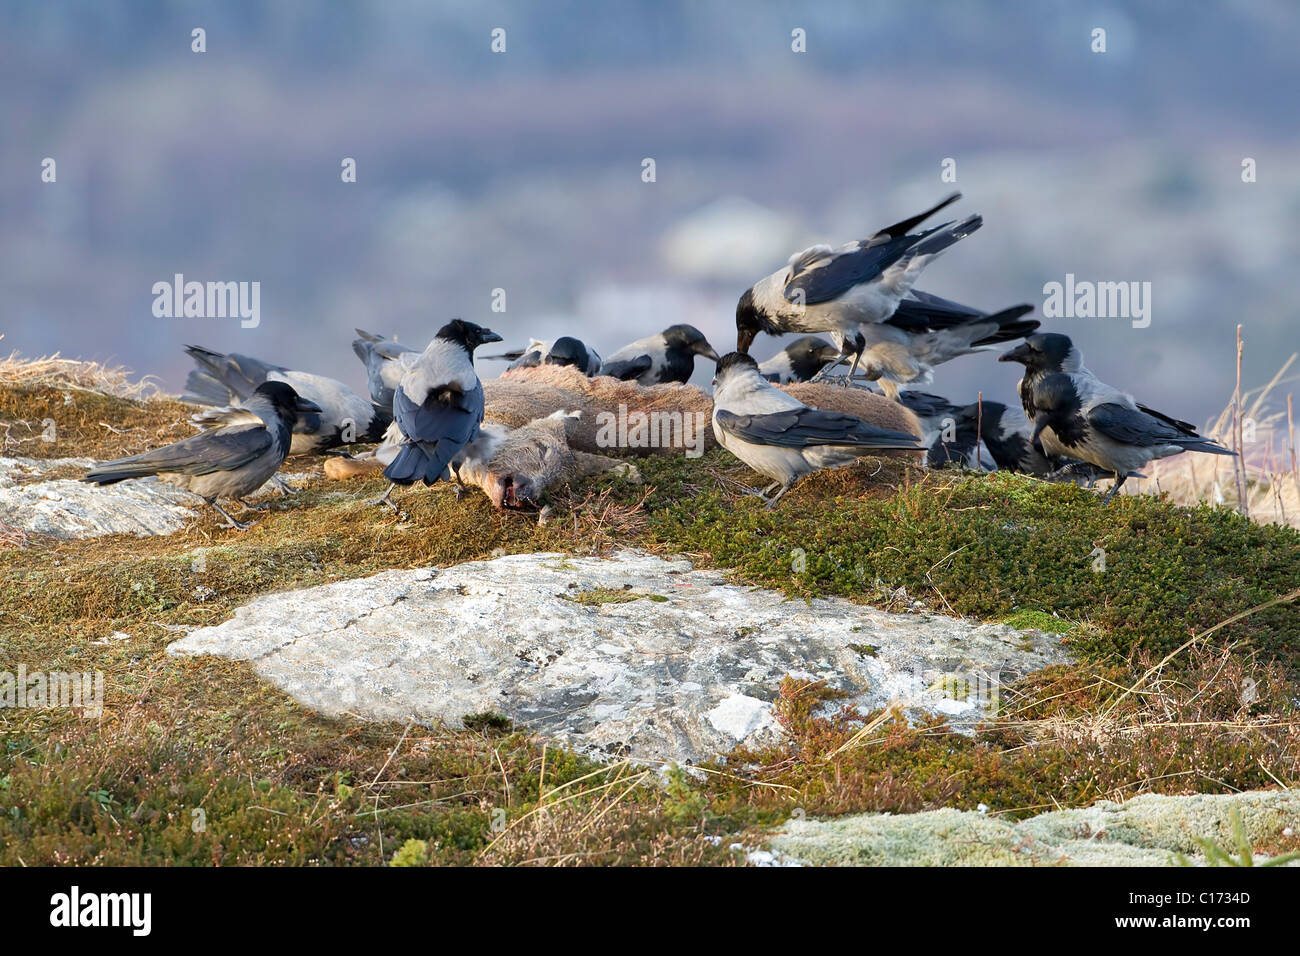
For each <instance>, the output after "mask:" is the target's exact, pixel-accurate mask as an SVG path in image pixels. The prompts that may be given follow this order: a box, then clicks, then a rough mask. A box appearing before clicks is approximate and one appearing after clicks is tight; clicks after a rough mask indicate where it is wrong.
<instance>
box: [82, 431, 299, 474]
mask: <svg viewBox="0 0 1300 956" xmlns="http://www.w3.org/2000/svg"><path fill="white" fill-rule="evenodd" d="M271 444H272V439H271V434H270V432H268V431H267V430H266V427H265V426H264V425H262V424H260V423H258V424H255V425H254V424H248V425H238V426H234V427H230V428H217V429H213V430H211V431H206V432H200V433H199V434H197V435H192V436H191V437H189V438H186V439H183V440H182V441H178V442H175V443H174V444H171V445H164V446H163V447H162V448H155V449H154V450H153V451H147V452H144V453H143V454H140V455H132V456H131V457H130V458H119V459H117V460H116V461H109V462H105V463H104V464H102V465H99V466H97V467H96V468H95V469H94V470H92V471H91V472H90V473H88V474H87V475H86V477H85V478H84V479H82V480H83V481H91V482H94V483H96V484H100V485H107V484H112V483H113V482H115V481H122V480H123V479H125V478H143V477H145V476H146V475H160V474H181V475H209V474H212V473H213V472H215V471H235V470H237V469H239V468H242V467H244V466H245V465H247V464H250V463H251V462H253V461H255V460H256V459H258V458H260V457H261V456H263V455H265V454H266V453H267V452H269V451H270V450H271ZM286 451H287V449H286Z"/></svg>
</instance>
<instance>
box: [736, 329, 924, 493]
mask: <svg viewBox="0 0 1300 956" xmlns="http://www.w3.org/2000/svg"><path fill="white" fill-rule="evenodd" d="M713 384H714V386H715V388H714V392H713V434H714V436H716V437H717V439H718V443H719V444H720V445H722V447H723V448H725V449H727V451H729V452H731V453H732V454H733V455H735V456H736V457H737V458H739V459H740V460H741V461H743V462H744V463H745V464H747V465H749V467H750V468H753V469H754V470H755V471H757V472H758V473H759V474H761V475H764V476H766V477H768V478H771V479H772V482H773V483H772V484H771V485H769V486H768V487H767V488H766V489H764V493H765V494H766V493H770V492H771V491H772V490H773V489H774V488H778V487H779V488H780V491H778V492H777V493H776V494H775V495H774V496H773V497H772V498H771V499H769V500H768V502H767V507H769V508H771V507H773V506H774V505H775V504H776V503H777V501H779V500H780V498H781V496H782V495H784V494H785V493H786V492H787V491H789V490H790V487H791V486H792V485H793V484H794V483H795V482H796V481H798V480H799V479H800V478H802V477H803V476H804V475H806V474H808V473H809V472H813V471H818V470H820V469H822V468H835V467H838V466H840V465H847V464H850V463H851V462H853V461H855V460H856V459H858V458H860V457H861V456H863V455H867V454H870V453H871V452H873V451H880V450H886V449H906V450H911V451H915V450H917V449H918V448H919V447H920V446H919V445H918V443H917V440H916V436H915V435H908V434H905V433H903V432H895V431H886V430H885V429H882V428H874V427H872V426H871V425H868V424H867V423H866V422H864V421H862V420H861V419H860V418H854V417H853V416H852V415H844V414H841V413H839V412H826V411H821V410H820V409H816V408H810V407H808V406H807V405H805V404H803V402H801V401H799V400H798V399H797V398H795V397H794V396H792V395H789V394H787V393H786V392H783V391H781V390H780V389H779V388H777V387H776V386H775V385H773V384H772V383H771V382H769V381H768V380H767V379H765V378H763V376H762V374H761V373H760V372H759V370H758V363H757V362H755V361H754V360H753V359H752V358H750V357H749V356H748V355H745V354H744V353H743V352H732V353H730V354H729V355H724V356H723V357H722V359H721V360H720V361H719V362H718V371H717V376H716V377H715V378H714V380H713Z"/></svg>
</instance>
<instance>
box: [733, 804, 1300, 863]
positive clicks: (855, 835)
mask: <svg viewBox="0 0 1300 956" xmlns="http://www.w3.org/2000/svg"><path fill="white" fill-rule="evenodd" d="M1234 816H1235V817H1236V820H1237V821H1239V822H1240V827H1241V829H1240V836H1241V837H1244V839H1245V842H1246V843H1248V844H1249V845H1251V846H1254V847H1260V846H1270V845H1273V846H1276V845H1278V844H1279V843H1286V842H1289V841H1290V840H1291V838H1292V837H1293V836H1294V833H1295V831H1296V830H1297V829H1300V791H1295V790H1276V791H1275V790H1269V791H1257V792H1251V793H1234V794H1222V795H1220V794H1195V795H1191V796H1179V797H1166V796H1160V795H1157V794H1146V795H1144V796H1140V797H1134V798H1133V799H1132V800H1129V801H1128V802H1126V803H1111V802H1109V801H1104V800H1103V801H1100V802H1098V803H1096V804H1094V805H1093V806H1091V807H1088V808H1086V809H1083V810H1056V811H1053V812H1051V813H1042V814H1039V815H1038V816H1035V817H1030V818H1029V819H1027V820H1023V821H1021V822H1019V823H1016V822H1015V821H1012V820H1006V819H1003V818H1001V817H996V816H990V815H988V814H986V813H981V812H979V811H978V810H967V811H962V810H953V809H943V810H932V811H928V812H924V813H907V814H901V815H897V816H895V815H892V814H887V813H886V814H881V813H872V814H858V815H855V816H846V817H838V818H836V819H832V820H810V819H796V820H791V821H789V823H787V824H786V825H785V826H784V827H783V828H782V830H781V832H780V833H778V834H777V835H776V836H775V837H774V838H773V839H772V841H771V845H770V846H769V848H768V852H769V854H770V855H771V859H769V858H767V857H764V858H763V859H761V860H758V861H756V862H772V861H773V860H775V861H780V862H785V863H796V862H797V863H805V864H814V865H827V866H1044V865H1046V866H1058V865H1063V864H1064V865H1073V866H1163V865H1168V864H1170V863H1175V862H1180V860H1179V855H1182V856H1183V857H1185V858H1187V859H1188V860H1189V861H1191V862H1203V860H1204V853H1205V848H1204V845H1203V844H1202V843H1200V842H1198V841H1200V840H1208V841H1210V842H1211V843H1213V844H1214V845H1216V846H1218V847H1221V848H1222V849H1223V850H1224V851H1225V852H1227V853H1229V854H1230V855H1232V856H1233V857H1234V858H1238V859H1239V852H1240V851H1239V849H1238V848H1237V841H1238V839H1239V837H1238V834H1237V833H1236V832H1234V826H1235V824H1234ZM1257 862H1260V861H1257ZM1297 862H1300V861H1297Z"/></svg>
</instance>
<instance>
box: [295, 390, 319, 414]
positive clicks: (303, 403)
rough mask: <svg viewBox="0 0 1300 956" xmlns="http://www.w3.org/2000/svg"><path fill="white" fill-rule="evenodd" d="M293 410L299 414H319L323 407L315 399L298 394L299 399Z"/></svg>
mask: <svg viewBox="0 0 1300 956" xmlns="http://www.w3.org/2000/svg"><path fill="white" fill-rule="evenodd" d="M293 410H294V411H295V412H297V413H298V414H299V415H319V414H320V413H321V407H320V406H319V405H317V404H316V403H315V402H313V401H309V400H308V399H305V398H303V397H302V396H301V395H299V396H298V401H297V402H296V403H295V404H294V406H293Z"/></svg>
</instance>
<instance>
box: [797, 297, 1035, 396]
mask: <svg viewBox="0 0 1300 956" xmlns="http://www.w3.org/2000/svg"><path fill="white" fill-rule="evenodd" d="M907 303H908V300H907V299H904V300H903V303H902V304H901V305H900V306H899V308H898V312H896V313H895V314H894V315H893V316H892V317H890V318H889V319H886V320H885V321H884V322H878V323H875V324H872V325H861V326H858V331H857V332H856V333H855V334H854V335H853V337H852V339H851V340H850V345H851V348H850V352H851V353H852V354H855V355H857V356H858V359H857V362H858V367H859V368H861V369H862V373H863V377H865V378H866V379H867V380H869V381H873V382H877V383H878V384H879V385H880V387H881V389H882V390H883V391H884V392H885V394H886V395H888V396H889V397H890V398H897V397H898V393H899V386H901V385H909V384H928V383H929V382H930V381H932V380H933V378H934V367H935V366H936V365H941V364H943V363H944V362H948V361H951V360H952V359H955V358H957V357H959V356H962V355H974V354H975V353H976V352H985V351H989V350H990V349H992V348H993V346H994V344H995V343H999V342H1009V341H1013V340H1015V339H1017V338H1021V337H1023V336H1025V335H1028V334H1029V333H1031V332H1033V331H1034V329H1036V328H1038V324H1039V323H1038V322H1037V321H1034V320H1029V321H1020V317H1021V316H1023V315H1025V313H1027V312H1029V311H1031V310H1032V309H1033V306H1030V305H1019V306H1015V307H1013V308H1010V309H1006V310H1005V311H1002V312H998V313H996V314H994V315H984V314H983V313H976V314H975V315H973V316H968V317H965V318H962V319H960V320H955V321H952V322H951V323H949V324H946V325H939V324H937V323H930V322H928V321H926V320H925V319H924V318H923V317H920V316H916V315H912V314H905V313H904V309H905V308H906V306H907ZM836 364H839V360H837V362H836ZM831 367H833V366H831ZM831 367H828V368H826V369H824V370H823V371H822V373H821V374H822V375H825V374H826V373H827V372H829V371H830V368H831ZM846 384H847V381H846Z"/></svg>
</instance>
